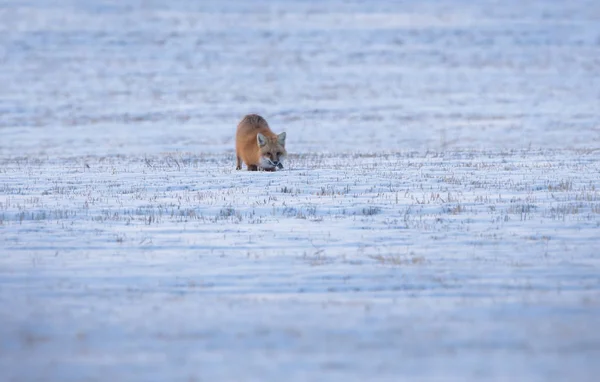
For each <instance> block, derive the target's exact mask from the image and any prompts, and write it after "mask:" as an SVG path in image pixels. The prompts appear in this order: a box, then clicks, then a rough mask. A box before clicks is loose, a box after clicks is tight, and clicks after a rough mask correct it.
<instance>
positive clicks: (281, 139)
mask: <svg viewBox="0 0 600 382" xmlns="http://www.w3.org/2000/svg"><path fill="white" fill-rule="evenodd" d="M277 142H279V144H280V145H282V146H285V132H283V133H281V134H279V135H278V136H277Z"/></svg>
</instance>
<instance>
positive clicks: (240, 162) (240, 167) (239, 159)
mask: <svg viewBox="0 0 600 382" xmlns="http://www.w3.org/2000/svg"><path fill="white" fill-rule="evenodd" d="M236 159H237V164H236V166H235V169H236V170H241V169H242V158H240V157H238V156H237V155H236Z"/></svg>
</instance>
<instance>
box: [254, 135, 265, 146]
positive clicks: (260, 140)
mask: <svg viewBox="0 0 600 382" xmlns="http://www.w3.org/2000/svg"><path fill="white" fill-rule="evenodd" d="M256 142H258V147H263V146H264V145H266V144H267V138H266V137H265V136H264V135H262V134H261V133H258V134H257V135H256Z"/></svg>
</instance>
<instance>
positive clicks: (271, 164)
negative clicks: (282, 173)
mask: <svg viewBox="0 0 600 382" xmlns="http://www.w3.org/2000/svg"><path fill="white" fill-rule="evenodd" d="M256 142H257V144H258V149H259V151H260V164H259V166H260V167H262V168H263V169H265V170H275V169H276V168H283V165H282V164H281V161H282V160H283V157H284V156H285V155H286V154H287V152H286V151H285V133H281V134H279V135H276V136H273V137H265V136H264V135H262V134H261V133H258V135H256Z"/></svg>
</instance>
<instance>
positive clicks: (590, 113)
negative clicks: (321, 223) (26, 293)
mask: <svg viewBox="0 0 600 382" xmlns="http://www.w3.org/2000/svg"><path fill="white" fill-rule="evenodd" d="M599 110H600V3H599V2H598V1H595V0H576V1H552V0H548V1H520V0H508V1H495V0H494V1H492V0H487V1H477V2H473V1H460V0H442V1H434V0H428V1H391V0H389V1H387V0H377V1H367V0H356V1H347V0H331V1H309V0H255V1H241V0H239V1H235V0H234V1H218V0H208V1H207V0H203V1H191V0H189V1H184V0H172V1H152V0H150V1H148V0H145V1H141V0H137V1H134V0H89V1H83V0H80V1H76V0H4V1H2V2H0V136H1V137H2V138H1V139H0V155H3V156H35V155H49V156H77V155H106V154H134V155H137V154H154V153H161V152H170V151H181V152H211V153H212V152H215V153H217V152H218V153H230V152H233V145H234V143H233V136H234V131H235V126H236V124H237V122H238V121H239V119H240V118H241V117H242V116H243V115H244V114H246V113H250V112H256V113H260V114H262V115H263V116H264V117H265V118H267V120H268V121H269V123H270V124H271V127H272V128H273V130H275V131H277V132H279V131H284V130H285V131H287V132H288V146H289V151H290V152H293V153H308V152H334V153H335V152H372V151H378V152H379V151H382V150H383V151H415V150H416V151H424V150H455V149H486V150H487V149H494V150H495V149H522V148H529V147H533V148H537V147H539V148H590V147H598V144H599V142H600V113H599Z"/></svg>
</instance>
